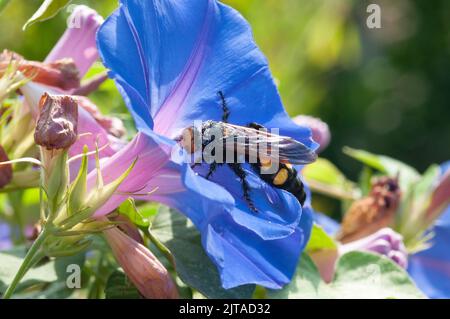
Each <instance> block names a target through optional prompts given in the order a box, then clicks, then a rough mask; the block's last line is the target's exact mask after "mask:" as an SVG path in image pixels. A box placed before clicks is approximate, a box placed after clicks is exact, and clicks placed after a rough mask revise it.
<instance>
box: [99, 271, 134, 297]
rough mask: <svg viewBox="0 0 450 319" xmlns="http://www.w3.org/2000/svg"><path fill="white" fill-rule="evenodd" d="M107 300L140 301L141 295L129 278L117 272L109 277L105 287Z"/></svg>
mask: <svg viewBox="0 0 450 319" xmlns="http://www.w3.org/2000/svg"><path fill="white" fill-rule="evenodd" d="M105 297H106V299H140V298H141V295H140V294H139V291H138V290H137V289H136V287H134V285H133V284H132V283H131V282H130V281H129V280H128V278H127V276H125V274H124V273H123V272H121V271H119V270H116V271H115V272H113V273H112V274H111V276H109V278H108V281H107V283H106V287H105Z"/></svg>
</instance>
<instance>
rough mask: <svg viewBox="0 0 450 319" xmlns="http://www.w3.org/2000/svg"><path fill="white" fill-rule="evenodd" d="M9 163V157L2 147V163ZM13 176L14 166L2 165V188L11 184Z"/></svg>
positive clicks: (0, 160)
mask: <svg viewBox="0 0 450 319" xmlns="http://www.w3.org/2000/svg"><path fill="white" fill-rule="evenodd" d="M7 161H9V158H8V155H7V154H6V152H5V150H4V149H3V147H2V146H1V145H0V162H7ZM12 175H13V170H12V165H11V164H5V165H0V188H3V187H5V186H6V185H8V184H9V182H11V179H12Z"/></svg>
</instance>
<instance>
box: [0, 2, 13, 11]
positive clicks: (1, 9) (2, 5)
mask: <svg viewBox="0 0 450 319" xmlns="http://www.w3.org/2000/svg"><path fill="white" fill-rule="evenodd" d="M10 1H11V0H0V13H1V12H2V11H3V9H5V8H6V6H7V5H8V3H9V2H10Z"/></svg>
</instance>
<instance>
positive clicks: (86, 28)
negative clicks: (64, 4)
mask: <svg viewBox="0 0 450 319" xmlns="http://www.w3.org/2000/svg"><path fill="white" fill-rule="evenodd" d="M68 22H69V26H68V28H67V30H66V32H65V33H64V34H63V35H62V37H61V39H60V40H59V41H58V43H57V44H56V45H55V47H54V48H53V49H52V51H51V52H50V53H49V54H48V56H47V58H46V59H45V62H50V63H51V62H54V61H57V60H61V59H65V58H68V57H69V58H72V59H73V61H74V63H75V65H76V66H77V69H78V71H79V73H80V75H81V76H83V75H84V74H86V72H87V71H88V70H89V68H90V67H91V65H92V64H93V63H94V62H95V60H97V59H98V51H97V47H96V43H95V34H96V33H97V30H98V28H99V27H100V25H101V24H102V23H103V18H102V17H101V16H100V15H99V14H98V13H97V12H96V11H95V10H93V9H91V8H89V7H87V6H84V5H79V6H76V7H75V8H74V10H73V12H72V14H71V16H70V17H69V19H68Z"/></svg>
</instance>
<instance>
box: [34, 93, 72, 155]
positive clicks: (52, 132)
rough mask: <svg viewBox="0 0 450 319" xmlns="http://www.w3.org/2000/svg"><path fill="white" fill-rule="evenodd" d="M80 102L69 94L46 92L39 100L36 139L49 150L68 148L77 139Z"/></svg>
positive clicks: (37, 142)
mask: <svg viewBox="0 0 450 319" xmlns="http://www.w3.org/2000/svg"><path fill="white" fill-rule="evenodd" d="M77 123H78V104H77V102H76V101H75V100H74V99H73V98H72V97H70V96H67V95H50V94H48V93H45V94H44V95H43V96H42V98H41V100H40V102H39V119H38V121H37V124H36V131H35V133H34V140H35V141H36V144H38V145H41V146H43V147H45V148H46V149H48V150H55V149H68V148H69V147H70V146H71V145H72V144H73V143H75V141H76V139H77Z"/></svg>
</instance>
